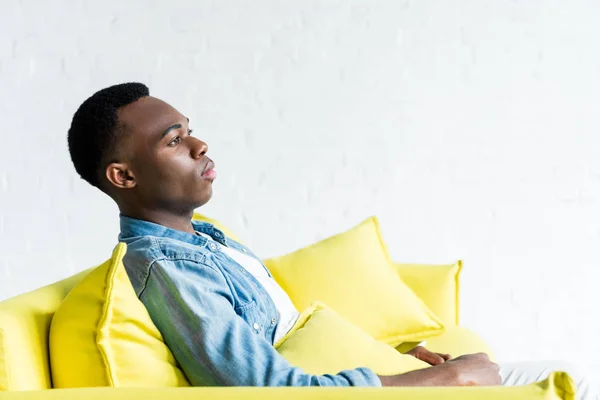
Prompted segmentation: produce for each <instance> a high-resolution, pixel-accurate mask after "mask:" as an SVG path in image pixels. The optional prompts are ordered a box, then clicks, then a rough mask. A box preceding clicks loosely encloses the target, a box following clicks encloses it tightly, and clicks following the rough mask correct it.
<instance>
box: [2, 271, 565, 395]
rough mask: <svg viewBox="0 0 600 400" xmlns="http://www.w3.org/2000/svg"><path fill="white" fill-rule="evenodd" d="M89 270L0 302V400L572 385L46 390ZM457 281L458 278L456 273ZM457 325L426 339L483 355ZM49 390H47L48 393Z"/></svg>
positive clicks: (560, 387)
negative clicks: (58, 338)
mask: <svg viewBox="0 0 600 400" xmlns="http://www.w3.org/2000/svg"><path fill="white" fill-rule="evenodd" d="M89 271H90V270H86V271H83V272H81V273H79V274H77V275H74V276H72V277H70V278H67V279H64V280H62V281H59V282H56V283H54V284H51V285H49V286H46V287H43V288H40V289H37V290H35V291H32V292H29V293H25V294H22V295H20V296H17V297H14V298H11V299H8V300H5V301H3V302H0V400H18V399H23V400H26V399H44V398H47V399H138V398H139V399H158V398H180V399H187V398H189V399H192V398H193V399H209V398H210V399H213V398H215V399H230V398H231V399H233V398H248V399H250V398H252V399H254V398H256V399H261V400H267V399H281V398H284V397H285V398H286V399H287V400H293V399H322V398H328V399H331V398H338V399H359V398H372V399H482V398H485V399H503V398H515V399H534V398H550V397H548V394H549V393H552V394H553V395H559V396H562V397H561V398H565V399H571V398H573V397H572V392H573V387H572V381H571V380H570V378H569V377H568V375H566V374H564V373H560V372H557V373H554V374H552V375H551V377H550V378H549V379H548V380H546V381H545V382H543V383H540V384H537V385H530V386H527V387H524V388H384V389H382V388H202V387H194V388H189V387H188V388H83V389H81V388H80V389H52V382H51V373H50V368H51V366H50V363H49V356H48V332H49V328H50V323H51V320H52V317H53V314H54V312H55V311H56V310H57V308H58V307H59V305H60V303H61V302H62V300H63V299H64V298H65V296H66V295H67V294H68V293H69V291H70V290H71V288H73V287H74V285H76V284H77V282H79V281H80V280H81V279H82V278H83V277H84V276H85V275H86V274H88V273H89ZM456 279H458V274H456ZM456 322H457V323H456V324H453V323H447V324H446V332H445V333H444V334H443V335H442V336H439V337H435V338H431V339H429V340H428V343H427V347H428V348H429V349H431V350H433V351H439V352H445V353H450V354H452V355H453V356H457V355H460V354H465V353H471V352H478V351H486V352H490V350H489V348H488V347H487V345H486V344H485V342H484V341H483V340H482V339H481V338H480V337H479V336H478V335H476V334H475V333H473V332H471V331H469V330H468V329H466V328H463V327H461V326H459V325H458V318H457V321H456ZM49 389H52V390H49Z"/></svg>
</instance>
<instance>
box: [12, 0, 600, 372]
mask: <svg viewBox="0 0 600 400" xmlns="http://www.w3.org/2000/svg"><path fill="white" fill-rule="evenodd" d="M598 4H599V3H598V2H594V1H591V0H588V1H585V0H572V1H569V2H566V1H558V0H556V1H541V0H538V1H534V0H532V1H518V2H517V1H512V2H508V1H481V0H471V1H466V0H465V1H459V0H453V1H447V0H439V1H433V0H425V1H409V0H407V1H361V0H348V1H317V0H312V1H274V0H273V1H267V0H260V1H252V2H250V1H216V0H214V1H192V0H189V1H170V2H167V1H158V0H157V1H147V2H144V1H135V2H134V1H108V0H105V1H103V2H97V1H91V0H90V1H81V0H80V1H67V0H63V1H60V0H54V1H41V0H39V1H33V0H32V1H27V0H21V1H16V0H12V1H10V0H9V1H7V0H4V1H2V2H1V3H0V121H1V123H2V130H3V133H2V135H1V136H0V137H1V138H2V145H1V146H0V202H1V203H0V246H1V252H0V299H2V298H6V297H9V296H13V295H16V294H18V293H21V292H24V291H27V290H30V289H34V288H36V287H39V286H41V285H43V284H46V283H49V282H51V281H54V280H58V279H60V278H63V277H65V276H67V275H70V274H72V273H74V272H76V271H79V270H81V269H84V268H87V267H89V266H91V265H94V264H96V263H99V262H101V261H102V260H103V259H105V258H106V257H107V256H108V255H109V252H110V250H111V248H112V247H113V245H114V244H115V240H116V235H117V229H118V227H117V209H116V207H115V206H114V205H113V204H112V203H111V201H110V200H109V199H108V198H106V197H104V195H102V194H101V193H100V192H99V191H96V190H95V189H93V188H91V187H89V186H88V185H87V184H85V183H84V182H83V181H81V180H79V179H78V177H77V176H76V174H75V172H74V170H73V168H72V166H71V162H70V159H69V156H68V153H67V147H66V139H65V136H66V131H67V128H68V126H69V123H70V119H71V116H72V114H73V112H74V111H75V109H76V108H77V106H78V105H79V104H80V103H81V101H83V100H84V99H85V98H86V97H87V96H88V95H90V94H91V93H92V92H93V91H95V90H97V89H100V88H102V87H104V86H107V85H110V84H113V83H117V82H122V81H127V80H140V81H143V82H146V83H147V84H148V85H149V86H150V87H151V90H152V92H153V94H155V95H156V96H158V97H161V98H164V99H165V100H167V101H169V102H171V103H172V104H173V105H175V106H176V107H178V108H179V109H180V110H182V111H183V112H184V113H186V114H187V115H189V116H190V117H191V118H192V121H193V126H194V128H195V129H196V132H197V134H198V135H199V136H201V137H203V138H204V139H205V140H206V141H207V142H208V143H209V145H210V153H212V156H213V158H214V159H215V160H216V162H217V167H218V168H217V169H218V171H219V174H220V177H219V178H218V180H217V182H216V183H215V197H214V198H213V201H212V202H211V203H210V204H209V205H208V206H207V207H206V210H205V212H206V213H208V214H210V215H212V216H215V217H217V218H219V219H221V220H223V221H224V222H226V223H227V224H228V225H229V226H231V227H232V228H233V229H234V231H236V232H238V233H239V234H240V236H242V237H243V238H244V239H245V240H246V241H247V242H248V244H250V245H251V246H252V247H254V248H255V249H256V251H257V252H258V253H259V254H261V255H263V256H271V255H275V254H281V253H285V252H287V251H290V250H293V249H295V248H298V247H300V246H303V245H305V244H308V243H310V242H312V241H315V240H317V239H320V238H323V237H326V236H328V235H330V234H333V233H335V232H338V231H340V230H343V229H346V228H349V227H351V226H353V225H354V224H356V223H358V222H359V221H361V220H362V219H363V218H364V217H366V216H368V215H371V214H376V215H378V216H379V217H380V219H381V221H382V225H383V230H384V234H385V236H386V238H387V241H388V243H389V245H390V247H391V249H392V252H393V256H394V258H396V259H397V260H402V261H416V262H447V261H451V260H455V259H457V258H463V259H464V260H465V265H466V269H465V271H464V275H463V277H462V282H463V285H462V319H463V323H464V325H466V326H468V327H471V328H473V329H475V330H476V331H478V332H480V333H481V334H482V335H483V336H484V337H485V338H486V339H487V340H488V341H489V342H490V343H491V344H492V345H493V347H495V348H496V349H497V351H498V353H499V355H500V358H501V359H502V360H523V359H530V358H533V359H539V358H563V359H567V360H571V361H584V362H588V363H590V364H600V362H599V361H595V360H597V356H598V355H599V354H600V341H598V340H597V336H598V332H599V330H600V318H599V317H598V304H599V303H600V302H599V300H600V295H599V294H598V293H599V291H598V289H597V287H598V280H597V278H598V276H599V274H598V272H597V271H598V268H599V267H600V253H599V251H598V249H599V248H600V247H599V244H600V157H598V154H599V153H600V136H599V133H598V130H599V129H600V112H599V109H600V90H599V89H600V46H599V40H598V37H600V27H599V26H600V25H598V18H599V17H600V6H599V5H598Z"/></svg>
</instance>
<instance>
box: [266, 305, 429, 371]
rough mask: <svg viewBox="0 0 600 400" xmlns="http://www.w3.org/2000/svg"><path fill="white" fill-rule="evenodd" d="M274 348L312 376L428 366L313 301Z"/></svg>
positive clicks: (410, 369)
mask: <svg viewBox="0 0 600 400" xmlns="http://www.w3.org/2000/svg"><path fill="white" fill-rule="evenodd" d="M275 348H276V349H277V351H278V352H279V354H281V355H282V356H283V357H285V358H286V359H287V360H288V361H289V362H290V363H291V364H292V365H294V366H297V367H300V368H302V369H303V370H304V371H305V372H307V373H309V374H314V375H323V374H337V373H338V372H341V371H344V370H348V369H354V368H358V367H366V368H370V369H371V370H373V371H374V372H375V373H376V374H378V375H395V374H402V373H405V372H408V371H413V370H416V369H422V368H427V367H429V365H428V364H427V363H425V362H423V361H421V360H418V359H416V358H415V357H412V356H408V355H404V354H402V353H399V352H398V351H396V350H395V349H394V348H393V347H391V346H388V345H387V344H385V343H382V342H378V341H377V340H375V339H373V338H372V337H371V336H369V335H368V334H367V333H366V332H364V331H363V330H362V329H360V328H359V327H357V326H355V325H353V324H351V323H350V322H348V321H346V320H344V319H343V318H342V317H340V316H339V315H338V314H336V313H335V312H334V311H333V310H331V309H330V308H328V307H327V306H325V305H324V304H321V303H319V302H314V303H313V304H311V305H310V306H309V307H308V308H306V309H305V310H304V311H303V312H302V314H301V315H300V317H299V318H298V321H296V324H295V325H294V327H293V328H292V329H291V330H290V331H289V332H288V333H287V334H286V335H285V336H284V337H283V338H281V339H280V340H279V341H278V342H277V343H275Z"/></svg>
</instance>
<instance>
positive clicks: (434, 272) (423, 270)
mask: <svg viewBox="0 0 600 400" xmlns="http://www.w3.org/2000/svg"><path fill="white" fill-rule="evenodd" d="M393 268H394V269H395V270H396V272H397V273H398V276H399V277H400V278H401V279H402V281H403V282H404V283H406V285H407V286H408V287H409V288H410V289H411V290H412V291H413V292H414V293H415V294H416V295H417V296H419V298H420V299H421V300H423V303H425V304H426V305H427V307H429V309H430V310H431V311H432V312H433V313H434V314H435V315H436V316H438V317H439V318H440V319H441V320H442V321H443V322H444V325H446V327H447V326H448V325H458V305H459V303H458V297H459V286H458V284H459V274H460V272H461V270H462V262H461V261H458V262H456V263H454V264H447V265H424V264H394V265H393Z"/></svg>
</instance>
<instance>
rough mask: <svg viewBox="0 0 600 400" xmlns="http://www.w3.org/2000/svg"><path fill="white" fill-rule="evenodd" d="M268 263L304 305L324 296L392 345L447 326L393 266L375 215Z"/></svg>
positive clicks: (299, 304) (299, 305)
mask: <svg viewBox="0 0 600 400" xmlns="http://www.w3.org/2000/svg"><path fill="white" fill-rule="evenodd" d="M265 264H266V265H267V267H268V268H269V270H270V271H271V272H272V274H273V277H274V278H275V279H276V280H277V282H279V284H280V285H281V286H282V288H283V289H284V290H285V291H286V292H287V294H288V295H289V296H290V298H291V299H292V302H293V303H294V305H295V306H296V308H298V309H299V310H303V309H305V308H306V307H308V306H309V305H310V303H311V302H313V301H321V302H323V303H325V304H327V305H328V306H329V307H331V308H332V309H334V310H335V311H336V312H337V313H339V314H340V315H341V316H342V317H343V318H345V319H347V320H348V321H350V322H352V323H353V324H355V325H357V326H358V327H360V328H361V329H363V330H364V331H366V332H367V333H368V334H369V335H371V336H372V337H374V338H376V339H377V340H381V341H383V342H385V343H387V344H390V345H393V346H396V345H398V344H400V343H402V342H404V341H416V340H421V339H424V338H428V337H431V336H435V335H439V334H441V333H443V331H444V327H443V325H442V323H441V322H440V320H439V319H438V318H437V317H436V316H435V315H434V314H433V313H432V312H431V311H430V310H429V309H428V308H427V306H425V304H423V302H422V301H421V300H420V299H419V298H418V297H417V296H416V295H415V294H414V293H413V292H412V291H411V290H410V289H409V288H408V287H407V286H406V285H405V284H404V283H403V282H402V281H401V280H400V279H399V278H398V276H397V275H396V272H395V271H394V270H393V269H392V268H390V265H391V262H390V259H389V256H388V253H387V249H386V247H385V244H384V243H383V240H382V237H381V233H380V230H379V224H378V223H377V220H376V219H375V218H374V217H371V218H369V219H367V220H366V221H364V222H363V223H361V224H360V225H358V226H356V227H354V228H352V229H350V230H349V231H347V232H344V233H341V234H338V235H336V236H333V237H330V238H328V239H325V240H323V241H321V242H318V243H316V244H313V245H311V246H308V247H305V248H303V249H300V250H298V251H296V252H293V253H291V254H288V255H286V256H283V257H277V258H272V259H270V260H266V261H265Z"/></svg>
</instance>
